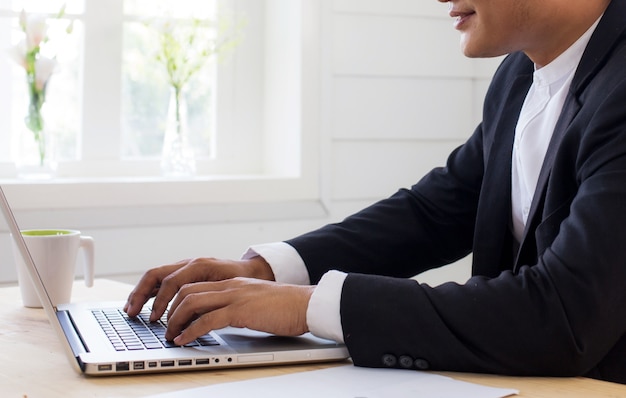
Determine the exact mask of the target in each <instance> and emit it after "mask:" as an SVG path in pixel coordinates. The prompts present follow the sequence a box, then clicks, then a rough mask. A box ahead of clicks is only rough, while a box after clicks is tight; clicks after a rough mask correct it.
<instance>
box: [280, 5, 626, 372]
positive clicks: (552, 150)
mask: <svg viewBox="0 0 626 398" xmlns="http://www.w3.org/2000/svg"><path fill="white" fill-rule="evenodd" d="M532 73H533V64H532V63H531V61H530V60H529V59H528V58H527V57H526V56H525V55H524V54H522V53H515V54H511V55H510V56H508V57H507V58H506V59H505V60H504V61H503V63H502V65H501V66H500V68H499V69H498V71H497V72H496V74H495V76H494V79H493V81H492V84H491V86H490V89H489V90H488V93H487V96H486V100H485V107H484V114H483V122H482V124H481V125H480V126H479V127H478V128H477V129H476V131H475V132H474V134H473V135H472V136H471V137H470V138H469V140H468V141H467V142H466V143H465V144H464V145H462V146H461V147H459V148H458V149H456V150H455V151H454V152H453V153H452V154H451V155H450V156H449V158H448V161H447V164H446V166H445V167H442V168H438V169H435V170H433V171H432V172H430V173H429V174H427V175H426V176H425V177H424V178H423V179H422V180H421V181H419V182H418V183H417V184H416V185H415V186H413V187H412V188H411V189H406V190H400V191H399V192H398V193H397V194H395V195H394V196H392V197H390V198H388V199H386V200H383V201H381V202H379V203H376V204H374V205H373V206H371V207H369V208H367V209H365V210H363V211H361V212H359V213H357V214H355V215H353V216H351V217H349V218H347V219H346V220H344V221H343V222H341V223H338V224H333V225H328V226H326V227H323V228H321V229H319V230H317V231H314V232H311V233H308V234H306V235H303V236H300V237H298V238H295V239H292V240H290V241H288V243H289V244H291V245H292V246H293V247H295V248H296V250H297V251H298V252H299V253H300V255H301V256H302V258H303V259H304V261H305V263H306V265H307V268H308V271H309V274H310V277H311V281H312V282H313V283H316V282H317V281H318V280H319V279H320V278H321V276H322V275H323V274H324V273H325V272H327V271H328V270H330V269H338V270H342V271H345V272H348V273H349V275H348V277H347V279H346V281H345V284H344V287H343V291H342V300H341V319H342V325H343V330H344V337H345V341H346V344H347V346H348V349H349V351H350V354H351V355H352V358H353V361H354V363H355V364H356V365H359V366H369V367H379V366H395V367H409V368H420V369H425V368H430V369H440V370H455V371H469V372H489V373H503V374H515V375H553V376H559V375H560V376H570V375H587V376H592V377H596V378H602V379H607V380H613V381H620V382H626V334H625V333H626V1H624V0H613V1H612V3H611V4H610V5H609V7H608V9H607V11H606V12H605V14H604V16H603V18H602V20H601V22H600V24H599V25H598V27H597V29H596V31H595V33H594V35H593V37H592V38H591V41H590V43H589V45H588V47H587V49H586V51H585V53H584V55H583V58H582V61H581V63H580V65H579V67H578V69H577V72H576V74H575V77H574V80H573V83H572V86H571V89H570V92H569V95H568V97H567V99H566V103H565V106H564V109H563V112H562V114H561V116H560V119H559V121H558V124H557V127H556V130H555V132H554V136H553V139H552V141H551V143H550V147H549V150H548V154H547V155H546V160H545V162H544V165H543V169H542V172H541V175H540V181H539V184H538V188H537V192H536V194H535V199H534V202H533V207H532V211H531V215H530V217H529V222H528V226H527V228H526V232H525V235H524V239H523V241H522V242H521V245H517V244H514V240H513V238H512V235H511V232H510V220H511V200H510V192H511V187H510V181H511V153H512V144H513V135H514V130H515V125H516V123H517V119H518V116H519V112H520V109H521V106H522V103H523V101H524V98H525V96H526V94H527V92H528V89H529V87H530V84H531V83H532ZM469 253H473V270H472V274H473V277H472V278H471V279H470V280H469V281H468V282H467V283H465V284H464V285H458V284H455V283H447V284H444V285H441V286H438V287H434V288H433V287H430V286H427V285H420V284H418V283H416V282H415V281H413V280H411V279H405V278H406V277H409V276H412V275H415V274H418V273H420V272H422V271H425V270H428V269H431V268H434V267H439V266H442V265H444V264H448V263H450V262H452V261H455V260H457V259H460V258H462V257H464V256H466V255H467V254H469Z"/></svg>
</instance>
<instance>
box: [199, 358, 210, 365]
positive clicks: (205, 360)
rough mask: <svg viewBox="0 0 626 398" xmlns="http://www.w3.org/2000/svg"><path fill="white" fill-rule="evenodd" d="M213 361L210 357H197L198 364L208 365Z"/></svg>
mask: <svg viewBox="0 0 626 398" xmlns="http://www.w3.org/2000/svg"><path fill="white" fill-rule="evenodd" d="M210 363H211V360H210V359H209V358H201V359H196V365H208V364H210Z"/></svg>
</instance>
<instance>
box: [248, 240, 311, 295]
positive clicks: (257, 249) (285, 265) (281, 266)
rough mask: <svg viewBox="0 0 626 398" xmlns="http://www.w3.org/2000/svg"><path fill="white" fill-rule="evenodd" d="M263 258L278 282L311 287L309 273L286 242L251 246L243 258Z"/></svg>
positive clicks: (298, 255)
mask: <svg viewBox="0 0 626 398" xmlns="http://www.w3.org/2000/svg"><path fill="white" fill-rule="evenodd" d="M256 256H261V257H263V259H264V260H265V261H267V263H268V264H269V265H270V268H272V272H273V273H274V279H275V280H276V282H281V283H290V284H292V285H310V284H311V280H310V278H309V271H307V269H306V265H305V264H304V261H303V260H302V257H300V254H298V252H297V251H296V249H294V248H293V246H291V245H289V244H287V243H285V242H275V243H265V244H262V245H254V246H250V247H249V248H248V250H247V251H246V252H245V253H244V255H243V256H242V257H241V258H242V259H244V260H247V259H250V258H252V257H256Z"/></svg>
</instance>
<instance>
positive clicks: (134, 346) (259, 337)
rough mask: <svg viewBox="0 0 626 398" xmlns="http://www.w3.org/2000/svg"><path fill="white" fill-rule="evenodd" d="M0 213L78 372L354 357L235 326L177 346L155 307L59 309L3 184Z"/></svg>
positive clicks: (328, 345) (318, 343)
mask: <svg viewBox="0 0 626 398" xmlns="http://www.w3.org/2000/svg"><path fill="white" fill-rule="evenodd" d="M0 209H2V213H3V214H4V218H5V220H6V222H7V225H8V227H9V232H10V233H11V235H12V237H13V239H14V240H15V243H16V245H17V248H18V250H19V253H20V255H21V256H22V257H23V258H24V263H25V264H26V267H27V271H28V273H29V275H30V277H31V279H32V280H33V284H34V285H35V288H36V290H37V294H38V295H39V298H40V300H41V302H42V305H43V308H44V311H45V312H46V315H47V316H48V319H49V320H50V324H51V325H52V327H53V328H54V331H55V332H56V333H57V335H58V336H59V338H60V340H61V342H62V345H63V347H64V350H65V352H66V354H67V355H68V358H69V359H70V363H71V364H72V365H73V367H74V368H75V369H76V370H77V371H78V372H81V373H83V374H87V375H92V376H111V375H116V376H117V375H131V374H139V373H148V372H172V371H185V370H199V369H207V370H208V369H223V368H236V367H251V366H267V365H278V364H295V363H309V362H326V361H340V360H344V359H346V358H348V357H349V354H348V351H347V348H346V347H345V345H343V344H338V343H336V342H333V341H330V340H324V339H320V338H318V337H316V336H313V335H312V334H310V333H307V334H304V335H302V336H298V337H281V336H274V335H271V334H267V333H262V332H257V331H253V330H249V329H239V328H231V327H228V328H224V329H220V330H215V331H211V332H210V333H208V334H206V335H204V336H202V337H201V338H199V339H197V340H196V341H195V342H193V343H191V344H189V345H187V346H184V347H179V346H175V345H173V344H172V343H170V342H168V341H166V340H165V338H164V336H163V335H164V328H165V326H166V324H165V323H166V320H165V316H164V317H163V318H162V319H161V320H160V321H158V322H154V323H151V322H149V321H148V316H149V313H150V309H149V308H147V307H148V305H149V304H147V305H146V308H144V312H143V313H142V314H140V315H139V316H137V317H136V318H129V317H128V316H127V315H126V314H125V313H124V312H123V311H122V307H123V305H124V303H123V302H92V303H73V304H72V303H67V304H60V305H58V306H56V307H55V306H53V305H52V301H51V300H50V298H49V296H48V294H47V292H46V287H45V286H44V284H43V281H42V279H41V278H40V276H39V273H38V272H37V266H36V264H35V263H34V262H33V259H32V257H31V255H30V253H29V252H28V247H27V245H26V242H25V241H24V239H23V238H22V235H21V233H20V229H19V227H18V225H17V222H16V220H15V217H14V215H13V212H12V210H11V207H10V206H9V203H8V201H7V198H6V196H5V194H4V191H3V189H2V186H0Z"/></svg>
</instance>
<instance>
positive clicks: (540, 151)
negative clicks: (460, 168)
mask: <svg viewBox="0 0 626 398" xmlns="http://www.w3.org/2000/svg"><path fill="white" fill-rule="evenodd" d="M599 21H600V19H598V20H597V21H596V22H595V24H594V25H593V26H591V28H589V30H588V31H587V32H586V33H585V34H584V35H583V36H581V37H580V39H578V40H577V41H576V43H574V44H573V45H572V46H571V47H570V48H569V49H568V50H566V51H565V52H564V53H563V54H561V55H560V56H559V57H558V58H557V59H555V60H554V61H552V62H551V63H550V64H548V65H546V66H545V67H543V68H540V69H536V70H535V73H534V75H533V84H532V86H531V88H530V90H529V92H528V94H527V96H526V100H525V102H524V105H523V106H522V110H521V113H520V117H519V120H518V124H517V126H516V129H515V141H514V148H513V158H512V176H511V182H512V189H511V199H512V207H513V210H512V220H513V233H514V236H515V237H516V239H517V240H518V241H521V239H522V237H523V232H524V228H525V226H526V221H527V220H528V213H529V210H530V204H531V202H532V199H533V196H534V193H535V187H536V185H537V181H538V178H539V172H540V170H541V166H542V163H543V159H544V157H545V155H546V151H547V149H548V145H549V143H550V139H551V138H552V133H553V131H554V127H555V126H556V123H557V120H558V118H559V115H560V113H561V110H562V108H563V104H564V102H565V98H566V96H567V93H568V91H569V87H570V84H571V82H572V79H573V77H574V73H575V71H576V67H575V65H578V63H579V62H580V59H581V58H582V55H583V52H584V50H585V48H586V47H587V44H588V42H589V39H590V38H591V35H592V33H593V31H594V30H595V28H596V26H597V24H598V22H599ZM257 255H258V256H261V257H263V258H264V259H265V260H266V261H267V262H268V263H269V264H270V267H271V268H272V271H273V272H274V276H275V278H276V281H278V282H283V283H293V284H301V285H308V284H310V279H309V275H308V271H307V269H306V266H305V264H304V261H303V260H302V258H301V257H300V255H299V254H298V252H297V251H296V250H295V249H294V248H293V247H292V246H290V245H288V244H287V243H284V242H277V243H269V244H263V245H255V246H251V247H250V248H249V249H248V251H247V252H246V253H245V254H244V256H243V258H252V257H254V256H257ZM346 276H347V274H346V273H343V272H339V271H329V272H327V273H326V274H324V276H323V277H322V279H321V280H320V281H319V283H318V284H317V287H316V289H315V292H314V293H313V295H312V296H311V300H310V301H309V306H308V309H307V314H306V315H307V325H308V327H309V330H310V331H311V333H313V334H314V335H316V336H319V337H322V338H327V339H331V340H334V341H337V342H341V343H343V342H344V340H343V328H342V325H341V315H340V303H341V290H342V289H343V283H344V281H345V279H346Z"/></svg>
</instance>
